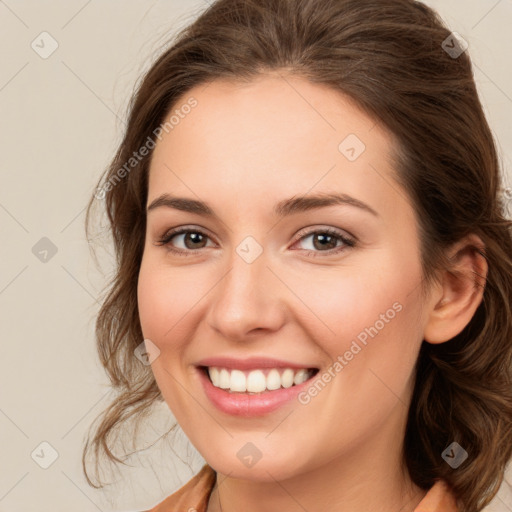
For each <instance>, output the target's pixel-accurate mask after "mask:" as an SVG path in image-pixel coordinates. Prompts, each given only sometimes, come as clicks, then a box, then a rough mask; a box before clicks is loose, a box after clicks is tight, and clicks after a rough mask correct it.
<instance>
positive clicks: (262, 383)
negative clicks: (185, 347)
mask: <svg viewBox="0 0 512 512" xmlns="http://www.w3.org/2000/svg"><path fill="white" fill-rule="evenodd" d="M202 368H203V371H205V372H206V373H207V375H208V377H209V379H210V382H211V383H212V384H213V386H215V387H216V388H220V389H224V390H227V391H228V392H230V393H248V394H251V393H254V394H256V393H263V392H268V391H275V390H278V389H282V388H284V389H287V388H291V387H292V386H297V385H299V384H302V383H303V382H306V381H307V380H309V379H310V378H311V377H313V376H314V375H315V374H316V373H317V372H318V369H316V368H299V369H293V368H258V369H254V370H251V371H248V370H245V371H242V370H237V369H233V368H221V367H216V366H209V367H202Z"/></svg>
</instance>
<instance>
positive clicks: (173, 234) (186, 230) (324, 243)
mask: <svg viewBox="0 0 512 512" xmlns="http://www.w3.org/2000/svg"><path fill="white" fill-rule="evenodd" d="M174 238H177V239H179V238H181V241H182V243H183V244H184V245H185V247H184V248H177V247H175V246H174V245H173V243H171V242H172V240H173V239H174ZM209 238H210V237H209V236H208V235H207V234H206V233H205V232H203V231H201V230H200V229H192V228H190V227H181V228H176V229H171V230H170V231H167V232H166V233H164V235H163V236H162V237H161V238H160V239H159V240H158V241H157V242H156V243H155V245H158V246H166V247H167V248H168V250H169V251H171V252H173V253H175V254H177V255H179V256H190V255H193V254H197V253H198V252H199V251H200V249H203V248H206V245H205V244H206V243H207V241H208V239H209ZM308 238H312V242H313V243H312V247H313V249H304V250H305V251H306V252H307V255H308V256H313V257H315V256H318V253H327V255H332V254H337V253H339V252H341V251H343V250H346V249H347V248H352V247H355V245H356V241H355V239H353V238H351V237H348V236H346V235H345V234H344V233H342V232H341V231H338V230H336V229H333V228H323V229H317V230H315V231H310V232H308V233H306V234H303V235H302V236H300V237H299V238H298V239H297V242H300V241H304V240H307V239H308ZM339 242H341V245H338V246H337V244H338V243H339ZM294 245H295V244H294ZM324 249H326V250H324Z"/></svg>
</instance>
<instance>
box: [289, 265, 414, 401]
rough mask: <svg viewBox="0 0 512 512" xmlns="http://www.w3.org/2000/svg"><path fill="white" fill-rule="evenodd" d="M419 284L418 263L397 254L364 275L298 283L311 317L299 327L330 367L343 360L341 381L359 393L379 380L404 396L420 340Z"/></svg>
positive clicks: (345, 272) (347, 273)
mask: <svg viewBox="0 0 512 512" xmlns="http://www.w3.org/2000/svg"><path fill="white" fill-rule="evenodd" d="M402 259H403V260H404V258H402ZM386 261H389V262H393V264H392V265H387V264H386ZM397 262H400V264H399V263H397ZM420 283H421V269H420V267H419V265H418V262H416V261H415V260H413V259H411V260H409V261H405V260H404V261H400V259H398V257H397V256H396V255H395V256H394V257H393V258H388V259H385V258H381V259H379V263H378V264H377V262H375V264H374V265H373V266H372V267H368V271H367V272H361V270H358V271H357V272H355V271H354V272H351V270H350V269H344V270H343V275H341V273H340V275H339V276H338V277H337V278H334V276H333V275H331V279H327V278H322V279H311V280H307V282H304V280H301V281H299V280H297V281H296V282H295V284H294V286H293V288H294V290H295V291H296V293H297V295H298V296H299V297H307V307H308V309H309V310H310V311H311V312H312V315H308V318H310V320H308V321H307V323H304V324H303V327H305V328H306V329H307V330H308V332H309V336H310V338H311V339H312V340H315V342H316V343H317V344H318V345H320V346H321V347H322V348H323V350H324V351H325V352H326V353H327V354H328V355H329V356H330V358H331V360H332V361H333V362H334V361H338V362H340V358H341V364H342V365H343V373H344V374H345V378H344V379H347V380H348V381H349V382H351V385H352V386H356V387H357V389H362V388H364V387H365V386H368V385H370V384H371V382H372V381H374V380H375V379H377V377H376V376H379V377H380V378H382V379H383V380H384V382H385V383H386V384H388V385H389V386H390V387H391V389H394V390H396V392H397V393H402V392H404V391H405V387H406V385H407V383H408V379H409V377H410V375H411V372H412V371H413V369H414V364H415V361H416V358H417V354H418V351H419V347H420V345H421V341H422V301H421V296H420V287H419V284H420ZM337 369H338V373H339V372H340V371H341V367H340V366H339V365H338V366H337ZM372 371H373V372H374V374H372V373H371V372H372ZM363 383H364V384H363ZM378 385H380V384H378ZM361 386H362V388H361ZM370 387H371V386H370ZM370 387H369V388H368V391H370Z"/></svg>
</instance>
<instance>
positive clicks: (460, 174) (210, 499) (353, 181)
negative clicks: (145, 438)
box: [83, 0, 512, 512]
mask: <svg viewBox="0 0 512 512" xmlns="http://www.w3.org/2000/svg"><path fill="white" fill-rule="evenodd" d="M499 177H500V176H499V164H498V159H497V154H496V149H495V144H494V141H493V138H492V135H491V132H490V129H489V126H488V124H487V121H486V119H485V116H484V113H483V110H482V106H481V103H480V101H479V98H478V95H477V91H476V88H475V84H474V80H473V77H472V70H471V62H470V59H469V56H468V54H467V51H466V47H465V45H464V41H463V40H462V39H461V38H460V37H458V36H457V35H456V34H451V33H450V31H449V30H448V29H447V28H446V27H445V26H444V24H443V22H442V21H441V19H440V18H439V17H438V16H437V14H435V13H434V12H433V11H432V10H431V9H429V8H428V7H426V6H425V5H423V4H421V3H419V2H414V1H411V0H378V1H377V0H336V1H335V0H294V1H292V0H259V1H256V0H219V1H217V2H214V3H213V4H212V5H211V6H210V7H209V8H208V9H207V10H206V11H205V12H204V13H203V14H202V15H201V16H200V17H199V18H198V19H197V20H196V21H195V22H194V23H193V24H192V25H191V26H190V27H188V28H186V29H185V30H184V31H183V32H182V33H181V34H180V35H179V37H178V38H177V39H176V40H175V41H173V43H172V46H170V48H169V49H167V50H166V51H165V52H164V53H163V54H162V55H161V56H160V57H159V58H158V60H157V61H156V62H155V63H154V64H153V66H152V67H151V69H150V70H149V71H148V73H147V74H146V75H145V77H144V79H143V80H142V82H141V84H140V86H139V88H138V90H137V92H136V94H135V96H134V98H133V101H132V104H131V112H130V117H129V120H128V124H127V130H126V134H125V137H124V140H123V141H122V143H121V145H120V147H119V150H118V152H117V154H116V156H115V158H114V160H113V162H112V164H111V166H110V168H109V169H108V171H107V172H106V173H105V175H104V176H103V178H102V180H101V182H100V183H99V187H98V191H97V192H96V194H95V198H92V199H91V203H90V208H91V207H92V205H93V201H94V200H95V199H97V198H104V199H105V201H106V208H107V213H108V216H109V221H110V225H111V229H112V234H113V239H114V244H115V250H116V254H117V257H118V267H117V273H116V276H115V279H114V281H113V283H112V288H111V290H110V293H109V295H108V296H107V297H106V299H105V301H104V303H103V306H102V309H101V311H100V314H99V318H98V322H97V338H98V345H99V352H100V357H101V360H102V363H103V365H104V367H105V369H106V371H107V372H108V374H109V376H110V378H111V380H112V382H113V385H114V386H115V387H117V388H118V389H119V391H120V394H119V398H118V399H117V400H116V402H115V403H113V404H112V405H111V406H110V407H109V409H108V410H107V411H105V413H104V415H103V419H102V423H101V424H100V426H99V428H98V429H97V431H96V432H95V434H94V437H93V440H92V442H89V441H88V443H87V445H86V447H85V450H84V458H83V462H84V471H86V466H85V456H86V454H87V452H88V450H89V449H90V448H89V447H90V446H91V447H94V448H95V452H96V455H98V453H99V450H100V449H102V450H104V451H105V452H106V453H107V455H108V457H109V458H110V459H111V460H116V461H119V459H118V458H116V457H115V456H114V455H113V454H112V453H111V452H110V451H109V449H108V443H107V441H106V439H107V435H109V434H111V433H112V432H114V431H115V430H116V429H119V427H120V426H121V425H122V424H123V423H124V421H125V420H126V419H127V418H129V417H130V416H133V415H136V416H138V417H142V415H143V414H144V413H145V412H147V411H148V410H149V407H150V406H151V405H152V404H154V403H155V402H158V401H162V400H165V402H166V404H167V405H168V406H169V408H170V410H171V411H172V413H173V415H174V416H175V417H176V420H177V421H178V423H179V424H180V426H181V427H182V429H183V430H184V432H185V434H186V435H187V437H188V438H189V439H190V441H191V442H192V444H193V445H194V446H195V447H196V448H197V450H198V451H199V453H200V454H201V455H202V456H203V457H204V459H205V461H206V463H207V464H206V465H205V466H204V467H203V469H202V470H201V472H199V473H198V474H197V475H196V476H195V477H194V478H193V479H192V480H191V481H190V482H188V483H187V485H185V486H184V487H183V488H181V489H180V490H178V491H177V492H176V493H174V494H173V495H172V496H170V497H168V498H167V499H166V500H164V501H162V502H160V503H158V504H157V505H155V506H154V507H153V508H152V509H151V510H152V511H153V512H163V511H175V510H180V511H182V510H189V511H194V510H197V511H208V512H219V511H223V512H230V511H234V510H244V511H245V512H251V511H262V510H265V511H274V510H286V511H289V512H290V511H300V510H308V511H313V510H326V509H328V510H337V511H354V510H357V511H358V512H370V511H380V512H387V511H397V510H400V511H402V512H413V511H414V512H427V511H428V512H434V511H436V512H437V511H439V512H440V511H443V512H451V511H459V512H476V511H480V510H482V508H483V507H484V506H485V505H486V504H487V503H489V501H490V500H491V499H492V497H493V496H494V494H495V493H496V491H497V489H498V488H499V485H500V483H501V481H502V479H503V475H504V469H505V466H506V464H507V462H508V460H509V459H510V457H511V455H512V428H511V427H512V389H511V368H512V313H511V308H510V304H511V302H512V300H511V299H512V260H511V255H512V238H511V233H510V222H509V221H507V220H506V218H505V217H504V208H503V206H504V205H503V204H501V202H500V200H499V194H500V183H499ZM89 213H90V212H88V220H89ZM141 362H142V363H143V364H141ZM86 476H87V471H86ZM89 483H91V485H94V484H93V483H92V482H91V481H90V480H89Z"/></svg>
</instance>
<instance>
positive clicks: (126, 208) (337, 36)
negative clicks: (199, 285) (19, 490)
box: [82, 0, 512, 512]
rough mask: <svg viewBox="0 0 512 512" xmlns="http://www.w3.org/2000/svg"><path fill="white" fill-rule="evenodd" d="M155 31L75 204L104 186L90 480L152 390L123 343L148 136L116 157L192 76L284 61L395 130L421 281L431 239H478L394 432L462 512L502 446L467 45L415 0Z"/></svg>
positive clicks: (270, 9) (484, 174)
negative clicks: (105, 398)
mask: <svg viewBox="0 0 512 512" xmlns="http://www.w3.org/2000/svg"><path fill="white" fill-rule="evenodd" d="M166 46H167V47H166V48H162V51H161V53H160V55H159V56H158V57H155V62H154V63H153V65H152V66H151V67H150V68H149V70H148V71H147V72H146V73H144V76H143V77H141V79H140V81H139V83H138V85H137V87H136V90H135V92H134V94H133V96H132V98H131V102H130V104H129V107H128V111H129V116H128V122H127V128H126V130H125V133H124V137H123V139H122V141H121V143H120V145H119V147H118V149H117V152H116V154H115V156H114V158H113V159H112V161H111V163H110V165H109V167H108V168H107V169H106V171H105V172H104V173H103V175H102V176H101V177H100V179H99V181H98V189H97V190H99V191H101V192H100V193H98V192H96V193H95V194H94V195H93V196H92V197H91V198H90V201H89V203H88V207H87V216H86V234H87V238H88V239H89V233H90V223H91V218H92V215H91V212H92V209H93V207H94V205H95V204H97V203H101V200H104V207H105V210H106V213H107V216H108V228H109V230H108V233H109V236H111V237H112V240H113V244H114V249H115V256H116V266H115V272H114V275H113V278H112V280H111V281H110V282H109V284H108V285H107V287H106V292H105V297H104V298H103V301H102V305H101V309H100V311H99V314H98V317H97V319H96V331H95V333H96V342H97V349H98V354H99V358H100V361H101V364H102V366H103V367H104V369H105V371H106V373H107V375H108V377H109V379H110V382H111V384H112V387H113V388H114V389H115V390H116V391H117V392H118V393H117V397H116V399H115V400H114V401H113V402H112V403H111V404H110V405H109V406H108V407H107V408H106V409H105V410H104V411H103V412H102V413H101V415H100V416H99V417H98V418H97V420H98V421H99V424H98V425H97V426H95V427H94V429H93V430H92V432H91V430H90V431H89V433H88V438H87V442H86V444H85V446H84V448H83V456H82V466H83V470H84V473H85V475H86V478H87V480H88V482H89V484H90V485H91V486H94V487H98V486H97V485H96V484H94V483H93V482H92V480H91V479H90V478H89V476H88V469H87V462H86V460H87V455H88V453H89V452H91V451H93V452H94V454H95V455H96V466H95V467H96V469H97V468H98V460H99V459H100V458H101V456H103V455H106V456H107V458H108V459H110V461H111V462H112V461H113V462H123V461H122V460H121V459H119V458H118V457H117V456H116V455H114V454H113V453H112V451H111V449H110V448H111V446H112V443H111V437H112V436H113V435H114V434H115V433H116V432H119V431H121V430H122V427H123V425H124V424H125V422H126V421H127V420H128V419H130V418H136V419H137V421H140V420H141V419H142V418H143V417H145V416H146V415H147V414H148V411H149V410H150V407H151V406H152V404H154V403H155V402H158V401H160V402H161V401H163V398H162V396H161V393H160V391H159V388H158V386H157V384H156V381H155V379H154V377H153V375H152V372H151V368H150V366H145V365H143V364H141V363H140V361H139V360H138V359H137V358H136V357H134V350H135V348H136V347H137V346H138V345H139V344H140V343H141V342H142V340H143V335H142V331H141V326H140V323H139V315H138V309H137V280H138V273H139V268H140V264H141V259H142V253H143V246H144V238H145V227H146V217H145V215H146V212H145V204H146V200H147V181H148V169H149V164H150V160H151V154H152V153H151V151H149V154H148V155H147V157H145V158H143V159H141V160H140V162H139V161H138V162H137V163H136V165H133V168H132V169H130V170H129V172H124V173H121V172H120V170H121V169H122V168H124V169H125V171H126V162H129V161H130V158H132V156H133V154H134V152H137V151H139V149H140V148H141V147H143V146H144V145H148V141H149V140H150V139H152V137H153V135H154V133H155V130H157V129H158V127H159V126H161V125H162V123H164V120H165V118H166V116H167V115H168V114H169V112H170V110H171V109H172V108H173V107H175V106H176V105H177V104H178V101H179V100H180V99H181V98H183V97H185V95H186V93H187V91H189V90H190V89H191V88H193V87H195V86H197V85H200V84H206V83H208V82H211V81H214V80H216V79H230V80H233V81H246V82H249V81H250V80H252V79H254V78H255V77H257V76H258V75H260V74H264V73H266V72H272V71H273V72H280V71H286V73H290V74H293V75H296V76H299V77H302V78H306V79H307V80H309V81H311V82H313V83H318V84H323V85H327V86H329V87H331V88H332V89H333V90H336V91H339V92H342V93H344V94H345V95H347V96H348V97H350V98H351V99H353V100H354V101H355V102H356V104H357V105H358V106H359V107H360V108H361V109H362V111H364V112H365V113H367V114H368V115H370V116H371V117H372V118H374V119H376V120H378V121H379V122H380V123H382V125H383V126H384V127H386V128H387V129H388V130H389V132H390V133H391V134H392V136H393V137H394V140H395V141H396V144H395V145H394V147H393V148H392V149H393V151H394V162H395V166H394V169H395V171H396V175H397V176H396V180H397V182H398V183H399V184H400V185H401V186H402V187H403V189H404V190H405V191H406V193H407V194H408V195H409V197H410V198H411V200H412V203H413V205H414V210H415V214H416V216H417V219H418V223H419V228H420V235H421V263H422V268H423V272H424V284H428V283H430V282H433V281H435V279H436V275H437V271H439V270H440V269H443V268H448V265H449V262H448V261H446V259H445V257H444V254H445V250H446V249H448V248H449V247H450V246H451V245H452V244H454V243H455V242H457V241H458V240H460V239H461V238H462V237H464V236H465V235H468V234H470V233H475V234H477V235H478V236H479V237H480V238H481V240H482V241H483V242H484V244H485V250H484V253H483V255H484V256H485V258H486V260H487V264H488V275H487V281H486V283H485V288H484V293H483V299H482V302H481V303H480V305H479V307H478V309H477V311H476V312H475V314H474V316H473V318H472V319H471V321H470V322H469V323H468V325H467V326H466V328H465V329H464V330H463V331H462V332H461V333H460V334H459V335H457V336H456V337H454V338H452V339H451V340H449V341H448V342H445V343H441V344H429V343H426V342H425V341H424V342H423V344H422V346H421V349H420V353H419V357H418V360H417V363H416V379H415V386H414V390H413V397H412V401H411V405H410V408H409V413H408V420H407V428H406V434H405V439H404V445H403V460H404V464H405V466H406V468H407V470H408V472H409V474H410V476H411V478H412V480H413V481H414V483H415V484H416V485H418V486H419V487H421V488H423V489H428V488H430V487H431V486H432V485H433V484H434V483H435V481H436V480H437V479H440V478H441V479H444V480H445V481H446V482H447V483H448V485H449V486H450V488H451V489H452V491H453V493H454V494H455V496H456V499H457V502H458V506H459V509H460V511H461V512H478V511H480V510H482V508H483V507H484V506H485V505H487V504H488V503H489V502H490V501H491V500H492V498H493V497H494V495H495V494H496V492H497V491H498V489H499V486H500V484H501V482H502V480H503V477H504V471H505V469H506V465H507V462H508V461H509V459H510V457H511V455H512V382H511V381H512V379H511V375H512V311H511V303H512V256H511V255H512V230H511V225H512V222H511V221H510V220H509V219H507V216H506V214H505V205H504V203H503V201H502V199H501V193H502V190H501V185H500V183H501V180H500V162H499V159H498V155H497V150H496V145H495V141H494V139H493V136H492V133H491V130H490V128H489V125H488V123H487V120H486V118H485V115H484V112H483V108H482V104H481V102H480V100H479V97H478V93H477V90H476V86H475V82H474V78H473V72H472V63H471V60H470V57H469V55H468V52H467V51H462V50H463V48H462V46H461V45H460V43H458V42H457V40H455V39H453V36H452V34H451V32H450V30H449V29H448V28H447V26H446V25H445V24H444V22H443V20H442V19H441V18H440V16H439V15H438V14H437V13H436V12H435V11H433V10H432V9H430V8H429V7H427V6H426V5H424V4H423V3H420V2H418V1H414V0H218V1H215V2H214V3H212V5H211V6H210V7H208V8H207V9H206V10H205V11H204V12H202V13H201V14H200V15H199V16H198V17H197V19H196V20H195V21H194V22H193V23H192V24H190V25H189V26H187V27H186V28H184V29H183V30H181V31H180V32H179V33H178V34H177V36H176V37H175V38H173V40H171V41H169V44H168V45H166ZM450 48H452V49H454V50H453V51H452V52H450V51H449V49H450ZM457 50H460V51H457ZM454 52H456V53H454ZM459 53H460V55H458V54H459ZM132 163H133V162H132ZM130 165H131V164H130ZM123 166H124V167H123ZM120 174H122V176H121V177H120ZM453 441H456V442H457V443H459V444H460V445H461V446H462V447H463V448H464V449H465V450H466V451H467V452H468V454H469V456H468V458H467V460H466V461H465V462H464V463H463V464H462V465H461V466H460V467H458V468H457V469H453V468H452V467H450V465H448V464H447V463H446V462H445V460H443V458H442V452H443V450H444V449H445V448H446V447H447V446H448V445H450V443H452V442H453ZM100 487H103V485H102V484H101V482H100Z"/></svg>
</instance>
